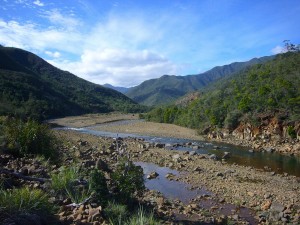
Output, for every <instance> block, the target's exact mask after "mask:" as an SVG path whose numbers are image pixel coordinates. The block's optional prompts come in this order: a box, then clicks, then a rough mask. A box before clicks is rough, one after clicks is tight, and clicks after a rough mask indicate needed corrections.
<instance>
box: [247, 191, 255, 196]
mask: <svg viewBox="0 0 300 225" xmlns="http://www.w3.org/2000/svg"><path fill="white" fill-rule="evenodd" d="M247 194H248V195H249V196H250V197H254V195H255V194H254V193H253V192H251V191H248V192H247Z"/></svg>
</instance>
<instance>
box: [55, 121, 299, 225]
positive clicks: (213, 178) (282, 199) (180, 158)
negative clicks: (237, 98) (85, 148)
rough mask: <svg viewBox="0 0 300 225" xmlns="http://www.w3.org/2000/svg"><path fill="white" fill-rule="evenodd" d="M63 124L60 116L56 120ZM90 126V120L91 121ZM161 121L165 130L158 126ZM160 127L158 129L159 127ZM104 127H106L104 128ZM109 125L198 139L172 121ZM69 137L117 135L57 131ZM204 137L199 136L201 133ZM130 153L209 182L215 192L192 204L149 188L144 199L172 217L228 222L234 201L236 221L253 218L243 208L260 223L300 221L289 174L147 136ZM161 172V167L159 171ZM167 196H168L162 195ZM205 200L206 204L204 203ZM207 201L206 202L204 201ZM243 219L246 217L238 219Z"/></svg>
mask: <svg viewBox="0 0 300 225" xmlns="http://www.w3.org/2000/svg"><path fill="white" fill-rule="evenodd" d="M55 122H56V123H58V124H59V122H58V121H55ZM87 125H89V124H87ZM157 126H159V129H158V127H157ZM155 128H156V129H155ZM101 129H103V127H102V128H101ZM105 130H108V131H115V132H120V131H124V132H128V133H131V132H132V133H139V134H147V135H149V134H152V135H153V134H155V135H158V134H161V135H162V136H165V135H166V136H172V137H178V138H191V139H196V138H194V137H196V136H197V135H196V133H195V131H193V130H188V129H186V128H180V127H177V126H174V125H168V124H159V125H157V124H153V123H145V122H139V123H134V124H131V125H120V126H111V127H109V126H107V127H106V128H105ZM57 132H58V133H59V135H61V136H62V137H63V138H64V139H72V140H73V141H76V140H77V141H78V140H85V141H87V143H89V145H90V146H98V147H99V149H102V145H103V141H106V142H107V143H108V142H111V141H112V139H111V138H100V137H96V136H93V135H87V134H79V133H77V132H75V131H57ZM198 138H199V137H198ZM123 141H124V142H126V146H127V148H126V149H127V153H128V154H129V155H130V157H131V158H132V160H133V161H136V162H151V163H155V164H157V165H160V166H165V167H169V168H171V169H175V170H177V171H180V172H181V175H178V176H176V177H175V178H172V179H175V180H178V181H182V182H185V183H188V184H190V185H191V186H192V189H201V188H203V187H205V189H207V190H208V191H210V192H212V193H214V194H213V195H203V196H202V195H200V196H197V197H196V198H194V199H191V200H190V202H189V204H183V203H182V202H176V201H173V202H172V203H167V202H168V201H167V200H166V199H164V198H162V196H159V194H157V193H156V194H153V193H155V192H149V193H150V194H149V193H148V195H145V196H144V198H145V199H147V198H148V201H150V202H156V203H155V205H156V210H157V212H158V213H159V214H161V215H166V216H169V217H172V216H173V217H176V216H177V217H178V218H180V217H182V216H183V217H184V218H185V219H188V220H189V221H192V220H194V221H197V220H202V221H207V222H208V221H210V222H211V221H213V220H215V221H216V220H219V221H223V220H224V218H225V216H224V215H222V213H220V211H221V210H222V208H223V207H224V206H222V204H224V203H231V204H234V205H235V206H236V208H234V209H232V210H233V211H232V212H231V213H230V216H229V218H230V220H232V221H236V223H241V224H242V223H247V222H246V220H245V219H241V218H240V216H239V214H238V211H239V210H242V209H243V208H248V209H251V210H253V213H254V214H255V215H254V217H255V219H256V220H255V221H256V222H253V221H252V223H253V224H255V223H262V224H263V223H271V224H282V223H291V224H299V223H300V197H299V196H300V180H299V178H297V177H295V176H289V175H287V174H284V175H280V174H276V173H274V172H266V171H262V170H257V169H254V168H252V167H244V166H239V165H230V164H227V163H226V161H215V160H214V159H213V158H212V157H209V156H208V155H197V154H191V153H190V152H183V151H174V150H172V151H170V150H167V149H165V148H162V146H159V145H156V146H155V145H151V144H149V143H145V142H144V141H143V140H138V139H134V138H127V139H124V140H123ZM154 172H155V171H154ZM162 199H163V200H162ZM210 199H213V200H214V201H213V205H210V208H209V209H204V208H202V207H201V204H204V203H203V200H207V201H208V200H210ZM201 201H202V203H201ZM204 202H205V201H204ZM237 221H240V222H237Z"/></svg>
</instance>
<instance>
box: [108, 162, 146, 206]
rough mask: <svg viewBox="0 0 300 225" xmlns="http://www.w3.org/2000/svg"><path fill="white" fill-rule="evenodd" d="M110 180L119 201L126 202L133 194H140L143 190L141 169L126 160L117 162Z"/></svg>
mask: <svg viewBox="0 0 300 225" xmlns="http://www.w3.org/2000/svg"><path fill="white" fill-rule="evenodd" d="M112 180H113V182H114V183H115V185H116V187H117V190H118V194H119V198H120V200H121V201H122V200H123V201H128V200H129V199H130V198H132V197H133V195H134V193H136V194H140V193H141V192H142V191H143V190H144V189H145V184H144V173H143V169H142V168H141V167H140V166H135V165H134V164H133V162H132V161H130V160H129V159H128V158H123V159H121V160H120V161H119V164H118V165H117V168H116V170H115V171H114V172H113V173H112Z"/></svg>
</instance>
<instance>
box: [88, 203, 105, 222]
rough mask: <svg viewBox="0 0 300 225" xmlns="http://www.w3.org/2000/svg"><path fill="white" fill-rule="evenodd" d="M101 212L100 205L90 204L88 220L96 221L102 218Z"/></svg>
mask: <svg viewBox="0 0 300 225" xmlns="http://www.w3.org/2000/svg"><path fill="white" fill-rule="evenodd" d="M101 212H102V207H101V206H99V207H97V208H92V207H91V206H90V205H89V215H88V221H89V222H93V221H95V220H96V219H98V218H100V217H101Z"/></svg>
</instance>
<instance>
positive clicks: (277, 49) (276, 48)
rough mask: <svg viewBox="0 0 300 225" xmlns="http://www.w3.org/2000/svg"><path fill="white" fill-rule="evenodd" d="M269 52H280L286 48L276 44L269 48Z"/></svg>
mask: <svg viewBox="0 0 300 225" xmlns="http://www.w3.org/2000/svg"><path fill="white" fill-rule="evenodd" d="M271 52H272V53H273V54H280V53H284V52H286V49H285V48H284V47H282V46H279V45H277V46H276V47H274V48H273V49H272V50H271Z"/></svg>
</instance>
